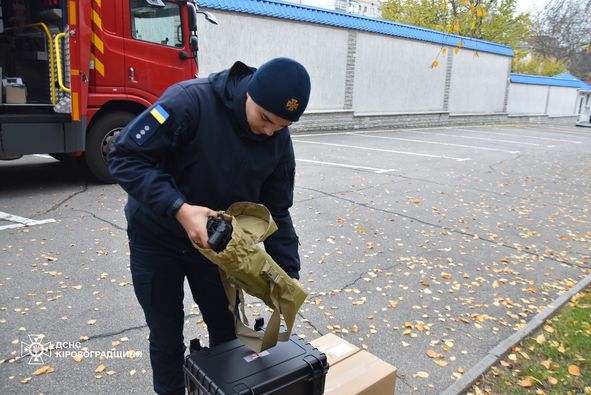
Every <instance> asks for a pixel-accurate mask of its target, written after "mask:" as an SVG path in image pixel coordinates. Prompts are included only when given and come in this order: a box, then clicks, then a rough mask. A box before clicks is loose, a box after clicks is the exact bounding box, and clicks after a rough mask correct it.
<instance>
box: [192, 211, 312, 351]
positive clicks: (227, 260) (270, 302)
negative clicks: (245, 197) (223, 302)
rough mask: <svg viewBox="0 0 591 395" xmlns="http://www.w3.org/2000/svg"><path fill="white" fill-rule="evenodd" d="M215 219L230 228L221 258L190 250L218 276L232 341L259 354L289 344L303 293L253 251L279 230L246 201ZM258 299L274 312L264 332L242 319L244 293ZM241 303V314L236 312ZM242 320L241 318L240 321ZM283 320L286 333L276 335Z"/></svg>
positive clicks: (209, 252)
mask: <svg viewBox="0 0 591 395" xmlns="http://www.w3.org/2000/svg"><path fill="white" fill-rule="evenodd" d="M219 215H220V216H221V217H223V219H224V220H225V221H227V222H231V223H232V228H233V231H232V239H231V240H230V242H229V243H228V245H227V246H226V248H225V249H224V250H223V251H221V252H220V253H216V252H215V251H213V250H210V249H203V248H200V247H199V246H198V245H197V244H195V243H193V246H194V247H195V248H197V249H198V250H199V252H201V253H202V254H203V255H205V257H207V258H208V259H209V260H210V261H212V262H213V263H215V264H216V265H217V266H218V267H219V269H220V277H221V279H222V283H223V285H224V290H225V292H226V296H227V298H228V301H229V306H228V308H229V309H230V311H231V312H232V314H234V321H235V326H236V336H237V337H238V338H239V339H240V340H241V341H242V342H243V343H244V344H245V345H246V346H247V347H249V348H250V349H251V350H253V351H255V352H261V351H263V350H266V349H268V348H271V347H273V346H275V345H276V344H277V340H280V341H287V340H288V339H289V336H290V334H291V331H292V329H293V325H294V322H295V317H296V314H297V312H298V310H299V309H300V307H301V305H302V304H303V303H304V300H305V299H306V297H307V296H308V295H307V293H306V291H304V290H303V289H302V287H301V286H300V285H299V284H298V283H297V282H296V281H294V280H293V279H292V278H290V277H289V275H287V273H285V271H284V270H283V269H282V268H281V267H280V266H279V265H278V264H277V263H276V262H275V261H274V260H273V258H271V256H270V255H269V254H267V252H265V251H264V250H263V249H261V248H260V247H259V246H257V244H258V243H260V242H262V241H263V240H265V239H266V238H267V237H269V236H270V235H271V234H273V232H275V231H276V230H277V225H276V224H275V221H273V217H272V216H271V213H270V212H269V210H268V209H267V208H266V207H265V206H263V205H261V204H256V203H250V202H238V203H234V204H232V205H231V206H230V207H229V208H228V210H226V211H220V212H219ZM243 290H244V291H245V292H246V293H248V294H249V295H252V296H254V297H257V298H259V299H261V300H262V301H263V302H264V303H265V304H266V305H267V306H268V307H270V308H271V309H272V310H273V313H272V315H271V318H270V319H269V322H268V324H267V327H266V329H265V330H264V331H255V330H253V329H251V328H249V327H248V319H247V318H246V315H245V314H244V294H243V292H242V291H243ZM237 296H239V298H240V302H241V303H240V306H241V312H242V314H241V315H240V313H239V312H238V311H237V309H236V298H237ZM240 316H242V318H240ZM281 316H283V319H284V321H285V325H286V326H287V332H281V333H280V327H281Z"/></svg>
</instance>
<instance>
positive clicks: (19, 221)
mask: <svg viewBox="0 0 591 395" xmlns="http://www.w3.org/2000/svg"><path fill="white" fill-rule="evenodd" d="M0 220H6V221H10V222H16V223H15V224H11V225H4V226H0V230H5V229H14V228H22V227H23V226H34V225H42V224H48V223H51V222H55V219H53V218H50V219H43V220H40V221H35V220H33V219H30V218H25V217H19V216H18V215H12V214H8V213H5V212H3V211H0Z"/></svg>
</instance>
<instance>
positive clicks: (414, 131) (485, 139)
mask: <svg viewBox="0 0 591 395" xmlns="http://www.w3.org/2000/svg"><path fill="white" fill-rule="evenodd" d="M406 131H407V132H408V133H422V134H434V135H436V136H443V137H445V136H451V137H460V138H463V139H473V140H483V141H492V142H496V143H498V142H501V143H512V144H521V145H531V146H533V147H545V148H554V147H556V146H555V145H543V144H536V143H524V142H523V141H516V140H501V139H487V138H486V137H473V136H466V135H462V134H449V133H435V132H422V131H418V130H406Z"/></svg>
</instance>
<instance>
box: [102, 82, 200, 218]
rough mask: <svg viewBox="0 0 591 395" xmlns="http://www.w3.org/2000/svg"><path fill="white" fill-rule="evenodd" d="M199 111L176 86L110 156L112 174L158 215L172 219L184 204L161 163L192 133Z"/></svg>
mask: <svg viewBox="0 0 591 395" xmlns="http://www.w3.org/2000/svg"><path fill="white" fill-rule="evenodd" d="M189 108H190V109H191V111H189ZM196 108H197V106H195V105H193V106H190V100H189V97H188V95H187V93H186V92H185V89H184V88H183V87H182V86H181V85H178V84H177V85H173V86H172V87H170V88H168V89H167V90H166V91H165V92H164V94H163V95H162V97H161V98H160V99H159V100H158V101H157V102H156V103H154V105H153V106H152V107H150V108H148V109H147V110H146V111H144V112H143V113H141V114H140V115H139V116H138V117H136V118H135V119H134V120H133V121H131V123H130V124H129V125H127V126H126V127H125V128H124V129H123V130H122V131H121V133H120V134H119V136H118V137H117V139H116V140H115V142H114V143H113V146H112V149H111V151H110V153H109V156H108V161H109V171H110V172H111V174H112V175H113V177H114V178H115V179H116V180H117V182H118V183H119V184H120V185H121V186H122V187H123V189H124V190H125V191H126V192H127V193H129V194H130V195H131V196H133V197H134V198H135V199H136V200H138V201H139V202H141V203H142V204H143V205H145V206H147V207H149V208H150V209H151V210H153V211H154V212H155V213H157V214H159V215H163V216H173V215H174V214H176V211H177V210H178V209H179V207H180V206H181V205H182V204H183V203H184V202H185V197H184V196H183V195H182V194H181V192H180V191H179V190H178V188H177V186H176V183H175V181H174V178H173V176H172V175H171V174H168V173H167V172H166V171H164V170H163V169H162V167H161V163H162V162H163V160H164V159H166V158H167V157H169V156H171V155H174V152H175V150H177V149H181V148H182V142H183V141H185V140H186V139H187V138H188V135H189V134H190V133H192V132H193V131H192V129H193V128H194V126H193V125H195V124H196V123H195V122H194V119H196V117H197V116H198V115H197V114H195V111H196Z"/></svg>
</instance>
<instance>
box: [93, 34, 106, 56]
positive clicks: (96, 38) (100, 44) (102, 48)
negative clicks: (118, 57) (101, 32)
mask: <svg viewBox="0 0 591 395" xmlns="http://www.w3.org/2000/svg"><path fill="white" fill-rule="evenodd" d="M90 42H92V43H93V44H94V46H95V47H96V49H98V50H99V51H101V53H105V46H104V44H103V40H101V38H100V37H99V36H97V35H96V34H95V33H92V36H91V37H90Z"/></svg>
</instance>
